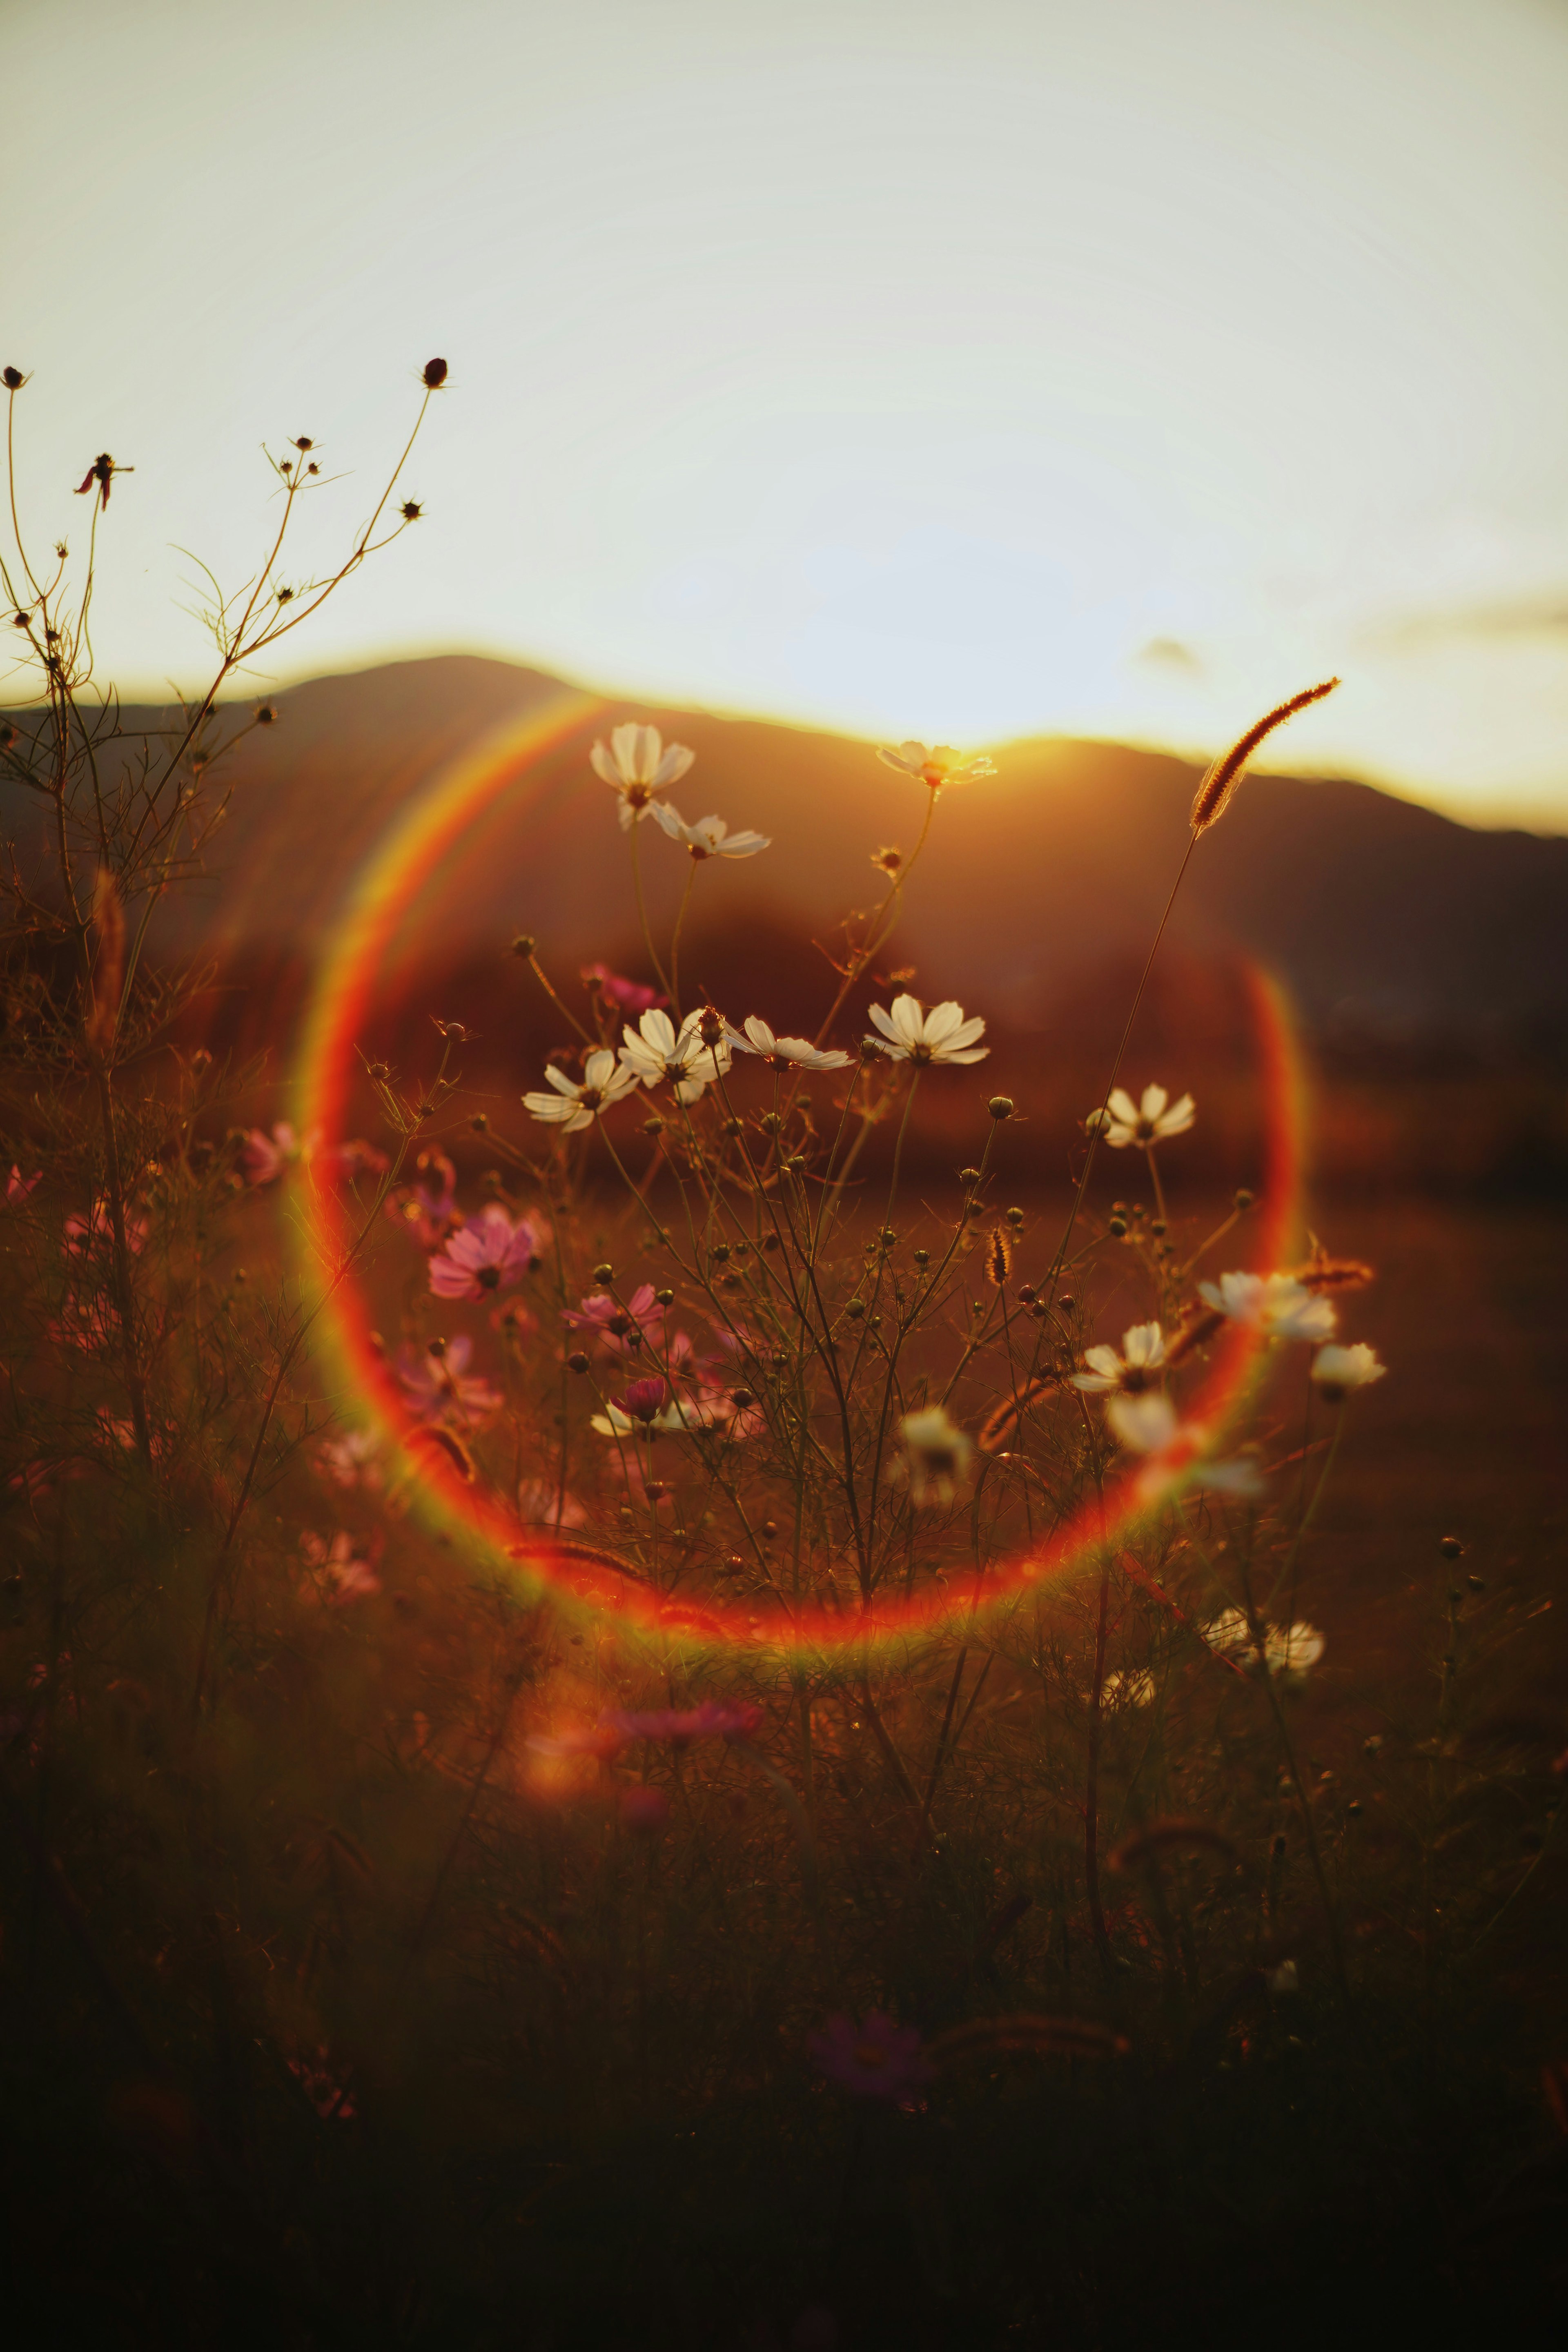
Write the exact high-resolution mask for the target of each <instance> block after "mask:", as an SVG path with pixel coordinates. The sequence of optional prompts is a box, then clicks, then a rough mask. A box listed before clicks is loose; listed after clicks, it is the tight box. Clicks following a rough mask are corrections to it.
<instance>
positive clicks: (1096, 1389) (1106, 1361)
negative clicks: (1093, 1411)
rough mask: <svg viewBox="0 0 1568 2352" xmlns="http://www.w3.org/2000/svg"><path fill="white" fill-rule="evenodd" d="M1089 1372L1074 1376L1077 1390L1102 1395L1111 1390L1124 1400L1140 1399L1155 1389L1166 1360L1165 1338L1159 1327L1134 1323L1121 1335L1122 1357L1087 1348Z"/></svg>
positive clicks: (1111, 1350) (1105, 1350) (1112, 1351)
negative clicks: (1125, 1397)
mask: <svg viewBox="0 0 1568 2352" xmlns="http://www.w3.org/2000/svg"><path fill="white" fill-rule="evenodd" d="M1083 1360H1084V1362H1085V1363H1086V1364H1087V1365H1088V1367H1089V1370H1087V1371H1084V1372H1075V1373H1074V1374H1073V1381H1072V1384H1073V1386H1074V1388H1075V1389H1087V1390H1089V1392H1090V1394H1091V1395H1092V1394H1101V1393H1103V1392H1104V1391H1107V1390H1110V1389H1116V1390H1118V1391H1120V1392H1121V1395H1122V1396H1141V1395H1142V1393H1143V1391H1145V1390H1146V1389H1150V1388H1152V1387H1153V1385H1154V1377H1153V1376H1154V1375H1155V1374H1156V1373H1157V1372H1158V1370H1159V1369H1160V1366H1161V1365H1162V1364H1163V1362H1164V1360H1165V1335H1164V1333H1163V1331H1162V1330H1161V1328H1160V1326H1159V1325H1158V1324H1157V1323H1134V1325H1133V1326H1132V1328H1131V1331H1124V1332H1123V1333H1122V1335H1121V1355H1120V1356H1119V1355H1118V1354H1117V1352H1116V1350H1115V1349H1114V1348H1086V1349H1084V1355H1083Z"/></svg>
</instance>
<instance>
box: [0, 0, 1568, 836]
mask: <svg viewBox="0 0 1568 2352" xmlns="http://www.w3.org/2000/svg"><path fill="white" fill-rule="evenodd" d="M0 80H3V83H4V87H5V94H6V105H5V146H4V152H3V153H0V185H3V192H4V203H3V204H0V344H3V346H4V348H3V350H0V360H4V361H5V362H12V363H14V364H16V365H17V366H20V367H22V368H24V369H26V370H28V371H30V372H31V373H32V376H33V381H32V383H30V384H29V386H28V388H27V390H26V393H25V394H23V396H22V399H21V402H20V403H19V405H18V409H17V429H18V435H19V447H18V460H19V467H20V470H21V474H22V479H23V484H24V493H23V499H24V514H25V520H26V523H27V525H28V527H29V528H31V529H34V530H37V532H38V534H39V535H40V536H41V537H46V538H47V539H48V540H51V541H52V540H53V539H55V538H56V537H58V535H59V534H60V532H61V531H62V530H66V531H68V533H69V534H70V536H71V538H72V540H73V542H75V541H81V540H84V539H85V529H84V509H85V504H86V502H85V501H82V502H80V503H78V502H77V501H76V500H75V499H73V498H72V497H71V496H70V491H71V490H72V489H73V488H74V486H75V483H76V482H77V481H78V480H79V478H80V476H81V473H82V471H83V468H84V467H85V466H86V464H87V463H88V462H89V460H90V458H91V457H92V456H93V455H94V453H96V452H97V451H98V450H100V449H104V448H107V449H110V450H111V451H112V452H113V453H114V455H115V457H117V458H119V459H120V460H121V462H122V463H125V464H133V465H134V466H135V467H136V472H135V474H134V476H132V477H130V478H127V479H126V480H125V481H124V482H123V483H122V484H121V485H120V486H119V487H118V488H117V490H116V493H115V497H114V500H113V504H112V506H111V509H110V514H109V516H108V519H107V523H106V526H105V530H104V532H103V535H102V540H101V550H102V557H103V572H102V579H101V585H100V591H99V599H98V603H97V605H96V608H95V609H96V613H97V633H96V634H97V639H98V645H99V648H100V657H101V660H102V662H103V665H104V667H105V669H106V671H112V672H113V673H114V674H115V675H117V676H118V677H120V678H121V680H122V681H123V682H124V683H125V684H127V685H128V686H130V687H132V688H143V689H145V688H153V687H155V686H157V685H158V684H159V683H160V682H161V681H162V680H163V679H164V678H168V677H174V678H177V679H179V680H181V681H182V682H189V681H193V680H195V679H196V678H197V677H199V676H200V674H201V669H202V652H203V643H202V639H201V636H200V634H199V631H198V630H197V628H196V626H195V623H194V622H193V621H192V620H191V619H190V618H188V617H187V616H186V615H184V614H183V613H182V612H181V610H180V609H179V607H180V605H181V604H182V603H183V602H187V601H188V591H187V589H186V588H185V587H184V585H183V584H182V583H184V582H186V581H188V580H189V579H190V578H191V576H192V572H193V567H192V564H191V562H190V561H189V559H188V558H187V557H186V556H184V555H182V554H181V553H180V552H179V550H180V549H187V550H191V551H195V553H197V554H199V555H200V556H201V557H202V558H203V559H204V560H205V562H208V563H210V564H211V565H212V566H213V568H214V570H215V571H216V572H217V573H218V574H219V576H220V577H221V578H223V579H224V581H225V582H226V583H227V584H230V585H234V584H237V583H238V582H239V581H240V580H241V579H242V578H243V577H244V575H245V573H246V571H247V567H248V565H249V563H250V562H251V561H252V560H253V557H254V552H255V551H256V550H258V548H259V546H260V545H261V544H262V541H263V536H264V534H265V532H266V530H267V528H268V518H269V515H270V514H271V512H272V508H271V505H270V503H269V501H270V499H271V497H272V487H271V485H270V483H269V480H268V476H267V474H266V472H265V469H264V467H263V466H262V463H261V460H260V458H259V456H258V445H259V444H261V443H262V442H263V441H268V442H269V443H270V445H271V446H274V447H275V448H276V447H280V446H281V445H282V443H283V440H284V438H285V437H286V436H290V435H294V434H299V433H310V434H312V435H313V436H316V437H317V438H318V439H319V440H321V442H323V443H324V444H325V452H326V457H327V459H328V460H329V461H330V464H331V467H334V468H336V467H345V468H351V469H353V471H352V478H351V479H349V480H347V481H342V482H339V483H338V484H337V485H336V486H335V487H333V488H331V489H330V490H329V491H327V492H326V493H325V494H324V495H323V496H322V497H321V499H320V501H319V503H318V507H317V521H318V524H319V527H320V528H321V531H322V534H323V536H322V539H321V547H322V549H323V551H324V550H325V549H326V548H327V547H328V546H329V545H331V544H334V543H336V539H337V538H346V536H347V534H348V533H349V532H350V531H351V530H352V529H353V524H354V523H355V522H356V521H357V520H359V519H360V518H361V516H362V514H363V512H364V511H365V510H366V503H367V492H369V491H370V489H371V488H372V486H373V478H374V470H375V467H376V465H377V463H378V462H379V459H380V456H381V453H382V452H384V451H386V450H388V449H390V448H392V447H393V446H395V443H396V442H397V440H398V438H399V437H400V436H401V434H402V433H403V432H404V431H405V429H406V419H407V417H408V415H410V413H411V410H412V407H413V405H414V404H415V402H416V398H417V388H416V378H417V371H418V368H419V365H420V364H421V363H422V362H424V361H425V360H426V358H427V357H428V356H430V355H431V354H432V353H435V352H439V353H442V354H443V355H445V356H446V357H447V359H448V360H449V361H450V362H451V369H452V388H451V390H450V391H449V393H447V394H445V395H444V396H443V398H442V399H441V401H440V402H439V403H437V406H436V413H435V414H434V415H432V417H431V420H430V425H429V428H428V442H427V446H423V447H422V448H421V450H420V452H419V453H418V456H417V460H416V465H415V467H414V469H413V471H412V473H411V475H410V477H409V480H408V488H410V489H411V490H412V491H413V492H414V493H415V494H416V496H418V497H420V498H421V499H424V500H425V501H426V506H427V509H428V513H427V518H426V520H425V521H423V522H422V523H421V524H420V525H419V526H418V527H417V530H416V532H415V533H413V534H411V535H410V536H409V537H408V538H407V539H405V541H403V542H402V543H401V544H400V546H399V547H398V548H396V549H395V551H393V552H392V553H391V554H390V555H389V556H387V557H386V558H385V559H384V560H383V561H382V562H381V563H380V564H379V565H378V566H377V567H376V568H375V570H374V572H373V573H371V574H369V575H367V576H366V577H365V578H364V579H363V580H362V581H360V582H358V583H354V584H353V586H352V587H351V589H350V590H349V591H348V592H347V593H345V595H344V596H343V598H342V603H341V605H340V606H339V607H338V608H337V609H336V610H335V612H334V613H332V614H330V615H325V616H323V620H322V623H321V625H318V626H316V627H315V629H314V630H313V631H312V632H311V633H310V635H309V636H308V637H307V636H306V635H304V634H303V633H301V636H300V640H299V641H298V644H299V653H298V656H297V658H295V657H291V659H290V662H289V666H288V667H286V668H284V669H283V670H282V671H281V672H280V673H279V677H278V680H277V681H276V682H286V681H287V679H288V678H289V677H292V676H296V675H299V674H300V671H301V670H308V671H318V670H322V669H329V668H340V667H352V666H361V665H363V664H365V663H367V662H370V661H374V660H380V659H384V658H387V657H389V656H395V655H402V654H408V653H419V652H428V651H437V650H438V651H449V650H454V649H465V650H477V651H483V652H492V653H496V654H500V655H504V656H509V657H510V658H515V659H521V660H526V661H531V662H536V663H538V664H541V665H542V666H545V667H552V668H559V669H561V670H563V671H564V672H565V673H567V674H569V675H571V676H573V677H577V678H581V679H583V680H585V681H587V682H589V683H591V684H595V685H599V686H603V687H605V688H610V689H613V690H616V691H626V692H632V693H637V694H646V695H647V696H648V697H650V698H654V697H657V698H660V699H666V700H682V699H696V700H700V701H703V702H705V703H709V704H712V705H715V706H718V707H720V708H724V709H748V710H755V711H760V712H763V713H765V714H769V715H773V716H777V717H782V718H786V719H812V720H825V721H828V722H831V723H833V724H835V725H842V726H845V727H848V728H852V729H857V730H864V731H867V732H869V733H874V734H891V735H895V736H904V735H910V734H915V735H923V736H926V737H928V738H931V737H937V738H941V739H942V740H952V741H955V742H958V743H964V744H973V743H978V742H982V741H986V742H994V741H996V740H999V739H1005V738H1006V737H1008V736H1010V735H1016V734H1019V733H1026V732H1028V733H1036V732H1058V731H1068V732H1075V733H1089V734H1098V735H1109V736H1115V737H1118V738H1121V739H1125V740H1138V741H1145V742H1158V743H1164V744H1171V745H1173V746H1175V747H1178V748H1181V749H1190V750H1203V749H1206V748H1209V747H1212V746H1213V745H1214V744H1215V742H1216V741H1218V740H1221V739H1223V738H1225V737H1226V736H1227V735H1229V734H1232V733H1234V732H1236V731H1237V730H1238V729H1239V728H1240V727H1241V726H1242V725H1244V724H1246V722H1247V720H1248V719H1250V718H1252V717H1253V716H1254V715H1255V714H1256V711H1257V709H1258V708H1261V707H1263V706H1265V705H1267V704H1268V703H1269V702H1272V701H1273V700H1275V699H1277V698H1279V696H1280V695H1281V694H1283V693H1286V692H1289V690H1291V689H1292V688H1295V687H1297V686H1300V685H1302V684H1305V683H1307V682H1308V681H1310V680H1311V679H1313V678H1316V677H1321V676H1322V675H1324V674H1326V673H1327V672H1329V671H1331V670H1338V671H1340V672H1341V673H1342V675H1343V677H1344V679H1345V684H1344V688H1343V689H1342V692H1341V694H1340V695H1338V696H1337V697H1335V698H1334V699H1333V700H1332V701H1331V703H1329V704H1327V705H1325V706H1324V707H1323V708H1322V709H1320V710H1317V711H1314V712H1312V713H1310V714H1309V715H1308V716H1307V717H1306V718H1304V719H1302V720H1300V722H1299V724H1298V726H1297V727H1296V729H1295V730H1293V732H1292V734H1291V736H1290V737H1289V740H1288V741H1287V743H1286V744H1285V746H1284V748H1283V750H1282V751H1281V755H1280V758H1281V764H1287V765H1290V766H1294V767H1296V768H1299V769H1311V770H1334V771H1339V772H1351V773H1355V774H1360V775H1363V776H1365V777H1368V778H1370V779H1371V780H1373V781H1374V782H1386V783H1390V784H1393V785H1394V786H1396V787H1397V788H1399V789H1401V790H1404V791H1407V792H1411V793H1417V794H1419V795H1420V796H1421V797H1423V798H1426V799H1429V800H1431V801H1433V802H1434V803H1436V804H1437V805H1439V806H1442V807H1445V808H1448V809H1451V810H1453V811H1454V812H1455V813H1458V814H1466V815H1472V816H1480V817H1482V818H1484V819H1486V820H1488V821H1492V822H1497V821H1511V820H1515V819H1522V820H1523V821H1526V822H1529V823H1532V824H1539V825H1542V826H1551V827H1552V828H1554V829H1560V830H1568V131H1565V126H1568V5H1563V0H1096V5H1092V6H1089V5H1084V0H826V5H824V0H787V5H786V0H551V5H543V0H443V5H411V0H363V4H362V5H349V0H311V5H294V0H250V5H243V6H242V5H233V0H143V5H138V6H136V7H135V8H131V7H127V6H126V5H123V0H109V5H98V4H97V0H4V5H3V6H0ZM258 683H259V681H258ZM4 690H5V689H4V687H3V686H0V693H3V692H4Z"/></svg>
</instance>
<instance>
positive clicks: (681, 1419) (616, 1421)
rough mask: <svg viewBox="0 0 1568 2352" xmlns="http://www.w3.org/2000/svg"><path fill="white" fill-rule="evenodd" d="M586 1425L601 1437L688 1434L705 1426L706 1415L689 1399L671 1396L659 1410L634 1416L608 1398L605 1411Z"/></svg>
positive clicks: (706, 1422)
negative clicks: (685, 1400)
mask: <svg viewBox="0 0 1568 2352" xmlns="http://www.w3.org/2000/svg"><path fill="white" fill-rule="evenodd" d="M589 1426H590V1427H591V1428H593V1429H595V1430H596V1431H597V1432H598V1433H599V1435H600V1436H601V1437H649V1436H652V1437H689V1435H690V1434H691V1432H692V1431H693V1430H694V1429H705V1428H706V1427H707V1426H708V1416H707V1414H706V1413H705V1412H703V1410H702V1408H701V1407H700V1405H698V1404H696V1403H694V1402H691V1401H690V1400H688V1401H687V1402H685V1403H682V1402H681V1401H680V1400H679V1398H678V1397H671V1399H670V1401H669V1402H668V1404H666V1405H661V1406H660V1407H659V1410H658V1412H656V1413H652V1414H644V1415H642V1416H640V1417H636V1416H634V1415H633V1414H631V1413H629V1412H624V1411H623V1409H622V1408H621V1406H619V1405H618V1404H617V1403H616V1401H615V1399H614V1397H609V1398H606V1400H605V1410H604V1412H596V1413H595V1415H594V1417H593V1420H592V1422H591V1423H590V1424H589Z"/></svg>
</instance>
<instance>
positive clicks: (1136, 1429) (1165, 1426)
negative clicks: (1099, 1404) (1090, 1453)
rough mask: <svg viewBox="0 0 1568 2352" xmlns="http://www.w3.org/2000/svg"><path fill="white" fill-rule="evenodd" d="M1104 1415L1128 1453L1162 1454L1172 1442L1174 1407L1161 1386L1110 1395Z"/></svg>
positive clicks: (1174, 1430) (1173, 1436) (1175, 1428)
mask: <svg viewBox="0 0 1568 2352" xmlns="http://www.w3.org/2000/svg"><path fill="white" fill-rule="evenodd" d="M1105 1418H1106V1420H1107V1421H1108V1422H1109V1423H1110V1426H1111V1428H1112V1429H1113V1430H1114V1431H1115V1432H1116V1434H1117V1436H1118V1437H1119V1438H1120V1439H1121V1443H1122V1444H1123V1445H1125V1446H1126V1447H1127V1448H1128V1450H1129V1451H1130V1452H1131V1453H1133V1454H1163V1453H1164V1452H1165V1451H1166V1450H1167V1448H1168V1447H1170V1446H1171V1445H1172V1444H1174V1442H1175V1436H1176V1431H1177V1428H1178V1426H1179V1424H1178V1423H1177V1420H1176V1408H1175V1406H1174V1405H1173V1403H1172V1402H1171V1400H1170V1398H1169V1397H1168V1396H1166V1395H1165V1394H1164V1392H1163V1390H1161V1389H1151V1390H1150V1391H1149V1392H1148V1394H1147V1395H1145V1396H1113V1397H1112V1398H1111V1400H1110V1403H1109V1404H1108V1405H1107V1406H1106V1408H1105Z"/></svg>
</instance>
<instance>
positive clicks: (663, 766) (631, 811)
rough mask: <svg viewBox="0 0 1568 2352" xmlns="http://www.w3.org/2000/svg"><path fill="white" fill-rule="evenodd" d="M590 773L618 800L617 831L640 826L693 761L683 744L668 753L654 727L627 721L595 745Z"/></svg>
mask: <svg viewBox="0 0 1568 2352" xmlns="http://www.w3.org/2000/svg"><path fill="white" fill-rule="evenodd" d="M588 757H589V759H590V760H591V761H593V766H594V773H595V775H596V776H602V777H603V778H604V780H605V783H607V784H613V785H614V786H615V788H616V792H617V793H619V794H620V796H621V831H622V832H623V833H625V832H626V831H627V830H628V828H629V827H630V826H631V825H633V824H641V823H642V820H643V818H644V817H645V816H647V814H648V813H649V811H650V810H651V809H652V807H653V805H654V803H655V800H656V799H657V797H658V794H659V793H664V792H668V790H669V787H670V785H671V784H673V783H678V782H679V780H680V778H681V777H682V776H683V775H684V774H685V773H686V771H687V770H688V768H689V767H690V765H691V762H692V761H693V760H695V759H696V757H697V754H696V752H695V751H688V750H687V748H686V746H685V744H684V743H671V744H670V745H669V747H668V750H666V748H665V746H664V741H663V739H662V737H661V736H660V734H659V731H658V728H657V727H644V726H640V725H639V724H638V722H637V720H636V719H627V720H626V724H625V725H624V726H621V727H616V728H613V729H612V730H611V733H610V740H609V741H608V743H595V746H594V748H593V750H592V751H590V753H589V754H588Z"/></svg>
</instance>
